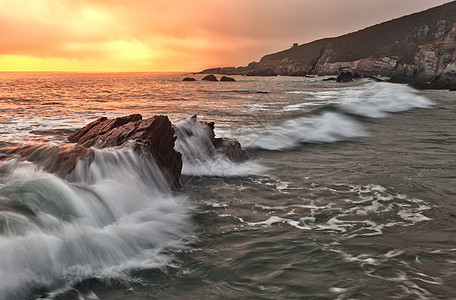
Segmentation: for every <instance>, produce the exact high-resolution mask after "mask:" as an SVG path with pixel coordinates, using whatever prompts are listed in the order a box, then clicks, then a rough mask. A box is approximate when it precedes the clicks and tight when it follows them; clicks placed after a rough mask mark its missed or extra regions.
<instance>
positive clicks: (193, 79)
mask: <svg viewBox="0 0 456 300" xmlns="http://www.w3.org/2000/svg"><path fill="white" fill-rule="evenodd" d="M182 81H196V79H195V78H192V77H185V78H184V79H183V80H182Z"/></svg>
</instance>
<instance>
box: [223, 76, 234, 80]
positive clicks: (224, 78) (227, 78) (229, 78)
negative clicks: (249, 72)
mask: <svg viewBox="0 0 456 300" xmlns="http://www.w3.org/2000/svg"><path fill="white" fill-rule="evenodd" d="M220 81H236V80H235V79H234V78H232V77H228V76H222V78H220Z"/></svg>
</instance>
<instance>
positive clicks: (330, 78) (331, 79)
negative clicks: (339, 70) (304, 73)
mask: <svg viewBox="0 0 456 300" xmlns="http://www.w3.org/2000/svg"><path fill="white" fill-rule="evenodd" d="M321 81H337V78H336V77H329V78H325V79H322V80H321Z"/></svg>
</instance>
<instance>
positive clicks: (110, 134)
mask: <svg viewBox="0 0 456 300" xmlns="http://www.w3.org/2000/svg"><path fill="white" fill-rule="evenodd" d="M68 140H69V141H70V142H72V143H77V146H82V147H86V148H89V147H95V148H99V149H102V148H109V147H117V146H127V147H133V149H134V150H135V151H136V152H137V153H139V154H140V155H145V156H148V155H151V156H152V157H153V158H154V160H155V162H156V163H157V166H158V167H159V168H160V170H161V171H162V173H163V175H164V177H165V179H166V180H167V181H168V182H169V183H170V184H171V185H172V186H178V185H179V178H180V175H181V169H182V157H181V154H180V153H179V152H177V151H176V150H174V143H175V141H176V137H175V136H174V129H173V127H172V124H171V122H170V121H169V119H168V117H167V116H153V117H151V118H149V119H146V120H143V119H142V116H141V115H138V114H134V115H129V116H125V117H120V118H116V119H107V118H100V119H98V120H96V121H94V122H92V123H90V124H88V125H86V126H85V127H83V128H82V129H80V130H79V131H77V132H76V133H74V134H73V135H71V136H70V137H68Z"/></svg>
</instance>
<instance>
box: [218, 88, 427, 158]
mask: <svg viewBox="0 0 456 300" xmlns="http://www.w3.org/2000/svg"><path fill="white" fill-rule="evenodd" d="M309 93H313V96H314V97H315V99H317V100H320V102H318V101H317V102H316V101H312V100H308V101H307V102H303V103H297V104H290V105H287V106H285V107H283V108H282V110H281V111H283V112H288V111H303V110H306V109H307V107H309V106H314V105H316V104H317V105H322V103H321V100H325V103H324V104H331V106H332V108H331V110H332V111H331V112H323V113H319V114H316V115H313V116H308V117H300V118H296V119H291V120H288V121H285V122H282V123H279V124H275V125H265V126H262V127H258V128H254V129H243V130H241V132H240V133H238V134H236V136H237V138H238V139H239V140H240V141H241V143H242V144H243V146H245V147H247V148H259V149H266V150H284V149H290V148H293V147H296V146H298V145H299V144H301V143H333V142H338V141H345V140H349V139H353V138H357V137H362V136H365V135H367V133H366V132H365V131H364V129H363V126H362V123H361V122H360V121H358V120H356V119H355V118H353V117H351V116H349V115H358V116H363V117H368V118H385V117H388V116H389V115H390V113H394V112H402V111H407V110H410V109H414V108H429V107H431V106H432V105H433V103H432V102H431V101H430V100H429V99H427V98H426V97H424V96H422V95H420V94H419V92H418V91H416V90H414V89H412V88H410V87H408V86H404V85H398V84H391V83H383V82H367V83H365V84H361V85H357V86H352V87H350V88H343V89H339V90H336V91H319V92H309ZM323 108H324V107H323ZM225 134H228V133H225Z"/></svg>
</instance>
